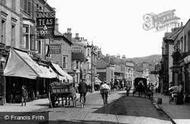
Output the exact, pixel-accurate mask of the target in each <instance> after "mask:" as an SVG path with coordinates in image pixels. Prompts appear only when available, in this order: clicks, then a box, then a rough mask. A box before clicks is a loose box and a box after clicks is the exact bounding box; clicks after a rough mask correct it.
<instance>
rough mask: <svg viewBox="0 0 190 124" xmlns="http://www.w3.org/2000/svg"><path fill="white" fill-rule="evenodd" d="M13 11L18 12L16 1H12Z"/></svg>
mask: <svg viewBox="0 0 190 124" xmlns="http://www.w3.org/2000/svg"><path fill="white" fill-rule="evenodd" d="M12 9H13V10H16V0H12Z"/></svg>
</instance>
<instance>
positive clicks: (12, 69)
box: [4, 48, 57, 102]
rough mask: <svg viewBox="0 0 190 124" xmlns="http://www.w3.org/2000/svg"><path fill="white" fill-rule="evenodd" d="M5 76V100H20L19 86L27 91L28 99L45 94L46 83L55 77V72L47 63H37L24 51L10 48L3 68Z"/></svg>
mask: <svg viewBox="0 0 190 124" xmlns="http://www.w3.org/2000/svg"><path fill="white" fill-rule="evenodd" d="M4 76H5V77H6V87H7V88H6V94H4V97H6V100H7V102H20V101H21V97H20V96H21V87H22V86H23V85H24V86H26V89H27V91H28V97H29V99H28V100H33V99H36V98H39V97H40V96H43V95H45V94H46V96H47V90H48V85H49V83H50V82H51V81H53V80H54V79H56V78H57V74H56V73H55V72H54V71H53V70H52V69H51V67H49V66H48V65H45V64H44V65H42V64H38V63H37V62H36V61H34V60H33V59H32V58H31V57H30V55H29V54H28V53H27V52H26V51H21V50H18V49H13V48H11V49H10V53H9V57H8V61H7V64H6V67H5V70H4Z"/></svg>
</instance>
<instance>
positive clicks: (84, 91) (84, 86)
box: [78, 79, 88, 104]
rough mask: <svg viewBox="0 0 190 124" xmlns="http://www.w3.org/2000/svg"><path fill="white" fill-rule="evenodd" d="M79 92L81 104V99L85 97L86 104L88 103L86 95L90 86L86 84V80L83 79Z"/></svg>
mask: <svg viewBox="0 0 190 124" xmlns="http://www.w3.org/2000/svg"><path fill="white" fill-rule="evenodd" d="M78 91H79V94H80V102H81V98H82V97H84V101H83V102H84V104H85V103H86V94H87V91H88V85H87V84H86V82H85V79H82V80H81V81H80V83H79V86H78Z"/></svg>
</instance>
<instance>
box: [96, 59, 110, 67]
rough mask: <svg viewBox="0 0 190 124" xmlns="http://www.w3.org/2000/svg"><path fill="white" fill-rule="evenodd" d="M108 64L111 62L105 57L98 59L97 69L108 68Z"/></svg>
mask: <svg viewBox="0 0 190 124" xmlns="http://www.w3.org/2000/svg"><path fill="white" fill-rule="evenodd" d="M108 65H109V64H108V63H106V62H105V61H104V60H103V59H99V60H97V63H96V68H97V69H106V67H107V66H108Z"/></svg>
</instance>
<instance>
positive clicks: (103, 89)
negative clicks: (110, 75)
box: [100, 82, 110, 105]
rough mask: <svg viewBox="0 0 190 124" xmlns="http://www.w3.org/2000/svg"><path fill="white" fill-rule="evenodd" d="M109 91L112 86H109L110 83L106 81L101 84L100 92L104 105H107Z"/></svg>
mask: <svg viewBox="0 0 190 124" xmlns="http://www.w3.org/2000/svg"><path fill="white" fill-rule="evenodd" d="M109 91H110V87H109V85H108V84H106V82H104V83H103V84H101V86H100V94H101V96H102V99H103V103H104V105H106V104H107V103H108V93H109Z"/></svg>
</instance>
